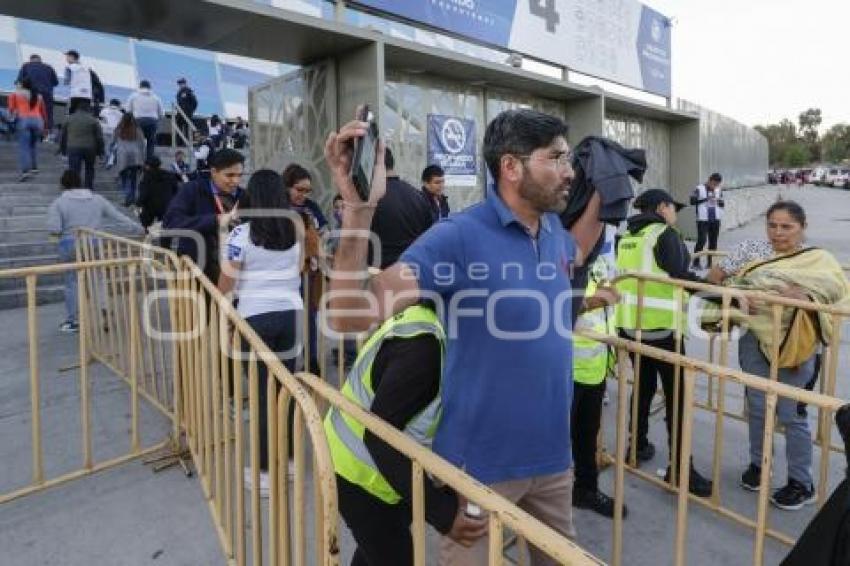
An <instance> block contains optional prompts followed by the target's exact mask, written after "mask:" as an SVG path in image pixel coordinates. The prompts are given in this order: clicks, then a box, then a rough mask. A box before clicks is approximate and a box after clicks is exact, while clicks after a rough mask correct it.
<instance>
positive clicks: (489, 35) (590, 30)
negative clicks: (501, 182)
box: [352, 0, 671, 97]
mask: <svg viewBox="0 0 850 566" xmlns="http://www.w3.org/2000/svg"><path fill="white" fill-rule="evenodd" d="M352 3H353V4H359V5H361V6H363V7H366V8H368V9H371V10H375V11H376V12H381V13H385V14H387V15H389V16H395V17H397V18H401V19H404V20H408V21H410V22H413V23H419V24H424V25H426V26H430V27H432V28H436V29H440V30H445V31H446V32H448V33H451V34H454V35H457V36H459V37H463V38H468V39H471V40H473V41H477V42H481V43H485V44H489V45H492V46H495V47H500V48H503V49H506V50H510V51H512V52H515V53H522V54H526V55H529V56H532V57H535V58H537V59H540V60H542V61H548V62H550V63H553V64H556V65H561V66H563V67H566V68H567V69H570V70H574V71H578V72H580V73H585V74H588V75H592V76H595V77H599V78H601V79H605V80H608V81H613V82H616V83H619V84H623V85H626V86H630V87H634V88H637V89H641V90H645V91H648V92H651V93H654V94H659V95H661V96H667V97H669V96H670V95H671V81H670V55H671V54H670V51H671V41H670V20H669V19H668V18H667V17H666V16H664V15H663V14H661V13H659V12H656V11H655V10H652V9H650V8H648V7H646V6H644V5H643V4H641V3H640V2H639V1H638V0H486V1H485V0H405V1H401V0H357V1H355V2H352Z"/></svg>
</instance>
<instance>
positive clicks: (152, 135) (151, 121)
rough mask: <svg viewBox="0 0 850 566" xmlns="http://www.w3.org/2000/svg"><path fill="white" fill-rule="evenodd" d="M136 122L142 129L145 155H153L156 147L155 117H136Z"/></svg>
mask: <svg viewBox="0 0 850 566" xmlns="http://www.w3.org/2000/svg"><path fill="white" fill-rule="evenodd" d="M136 122H137V123H138V124H139V128H141V129H142V133H143V134H144V135H145V142H146V150H145V157H146V158H150V157H153V155H154V150H155V149H156V129H157V120H156V118H136Z"/></svg>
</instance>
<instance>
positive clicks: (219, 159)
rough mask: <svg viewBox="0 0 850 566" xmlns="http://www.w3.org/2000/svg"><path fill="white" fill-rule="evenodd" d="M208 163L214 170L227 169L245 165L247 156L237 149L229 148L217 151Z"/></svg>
mask: <svg viewBox="0 0 850 566" xmlns="http://www.w3.org/2000/svg"><path fill="white" fill-rule="evenodd" d="M208 163H209V166H210V167H211V168H212V169H218V170H221V169H227V168H228V167H232V166H233V165H236V164H237V163H245V156H244V155H242V154H241V153H239V152H238V151H236V150H235V149H230V148H229V147H227V148H224V149H222V150H220V151H216V152H215V154H213V156H212V157H211V158H210V159H209V162H208Z"/></svg>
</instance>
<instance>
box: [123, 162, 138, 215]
mask: <svg viewBox="0 0 850 566" xmlns="http://www.w3.org/2000/svg"><path fill="white" fill-rule="evenodd" d="M138 172H139V170H138V169H137V168H136V167H127V168H126V169H124V170H123V171H121V173H120V177H121V189H122V190H123V191H124V206H130V205H131V204H135V202H136V186H137V178H138Z"/></svg>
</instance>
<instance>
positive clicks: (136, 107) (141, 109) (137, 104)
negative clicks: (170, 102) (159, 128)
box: [127, 88, 162, 120]
mask: <svg viewBox="0 0 850 566" xmlns="http://www.w3.org/2000/svg"><path fill="white" fill-rule="evenodd" d="M127 112H131V113H132V114H133V116H134V117H135V118H137V119H138V118H154V119H156V120H159V119H160V118H162V101H160V99H159V97H158V96H157V95H155V94H154V93H153V92H151V90H150V89H149V88H140V89H139V90H137V91H136V92H134V93H133V94H131V95H130V98H128V99H127Z"/></svg>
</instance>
